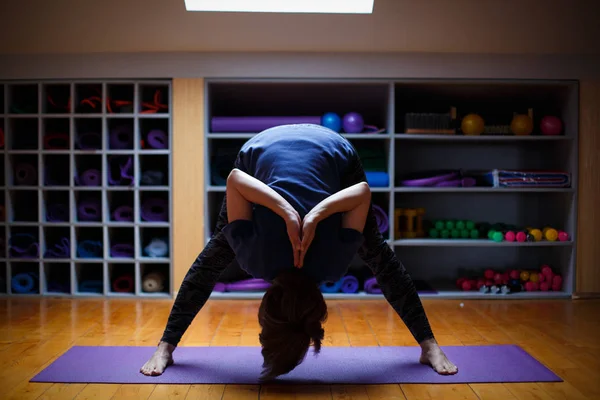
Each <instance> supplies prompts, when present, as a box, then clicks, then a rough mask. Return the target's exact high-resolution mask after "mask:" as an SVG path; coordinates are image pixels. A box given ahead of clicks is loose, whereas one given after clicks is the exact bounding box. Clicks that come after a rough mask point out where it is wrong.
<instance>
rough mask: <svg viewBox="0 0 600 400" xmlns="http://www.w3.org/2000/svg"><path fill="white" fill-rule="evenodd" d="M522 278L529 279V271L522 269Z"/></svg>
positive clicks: (525, 280) (523, 279) (524, 280)
mask: <svg viewBox="0 0 600 400" xmlns="http://www.w3.org/2000/svg"><path fill="white" fill-rule="evenodd" d="M521 280H522V281H523V282H527V281H528V280H529V272H527V271H521Z"/></svg>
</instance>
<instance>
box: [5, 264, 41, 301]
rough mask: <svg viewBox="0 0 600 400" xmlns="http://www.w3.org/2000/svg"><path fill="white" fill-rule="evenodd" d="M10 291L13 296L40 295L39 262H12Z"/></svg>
mask: <svg viewBox="0 0 600 400" xmlns="http://www.w3.org/2000/svg"><path fill="white" fill-rule="evenodd" d="M10 266H11V276H10V290H11V292H12V294H21V295H27V294H29V295H32V294H39V293H40V264H39V263H37V262H25V261H23V262H11V264H10Z"/></svg>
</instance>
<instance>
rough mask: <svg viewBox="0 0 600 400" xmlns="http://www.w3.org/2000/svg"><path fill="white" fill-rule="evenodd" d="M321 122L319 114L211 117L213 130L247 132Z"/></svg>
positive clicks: (318, 123)
mask: <svg viewBox="0 0 600 400" xmlns="http://www.w3.org/2000/svg"><path fill="white" fill-rule="evenodd" d="M290 124H315V125H320V124H321V117H320V116H312V117H213V118H212V120H211V130H212V131H213V132H249V133H256V132H261V131H264V130H265V129H269V128H273V127H275V126H279V125H290Z"/></svg>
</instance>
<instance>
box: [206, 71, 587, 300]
mask: <svg viewBox="0 0 600 400" xmlns="http://www.w3.org/2000/svg"><path fill="white" fill-rule="evenodd" d="M578 91H579V88H578V82H576V81H572V80H552V81H549V80H503V79H485V80H484V79H478V80H469V79H365V80H361V79H311V80H303V79H208V80H206V87H205V95H206V99H205V119H204V121H205V125H204V126H203V127H202V129H203V131H204V132H205V134H204V137H205V158H206V168H205V170H206V177H205V182H206V183H205V195H206V203H205V204H206V206H205V207H206V208H205V216H206V221H207V223H206V224H205V229H206V237H207V241H208V240H209V238H210V234H211V232H212V230H213V229H214V226H215V223H216V218H217V216H218V212H219V210H220V207H221V201H222V199H223V196H224V195H225V178H226V177H227V174H228V172H229V171H230V169H231V167H232V166H233V161H234V159H235V155H236V153H237V151H238V150H239V148H240V147H241V146H242V145H243V143H244V142H245V141H247V140H248V139H250V138H252V137H253V136H254V135H256V134H257V133H258V132H259V131H260V130H261V129H258V130H257V131H256V132H255V131H250V129H247V131H246V132H240V131H241V130H242V129H243V128H242V129H237V128H236V129H235V130H236V131H237V132H232V130H233V129H231V130H229V132H226V130H227V128H225V129H221V128H215V127H216V126H217V125H214V124H213V117H248V116H258V117H269V116H276V117H281V116H292V117H293V116H302V117H307V116H308V117H309V118H310V119H311V120H312V121H320V116H322V115H324V114H325V113H326V112H335V113H337V114H338V115H340V117H342V116H343V115H344V114H345V113H347V112H358V113H360V114H361V115H362V116H363V118H364V122H365V125H370V126H372V127H373V126H374V127H376V128H377V129H380V130H383V133H379V132H378V133H373V132H368V133H367V132H365V133H346V132H344V131H343V130H342V131H341V132H340V134H341V135H342V136H344V137H345V138H347V139H348V140H349V141H350V142H351V143H352V144H353V145H354V146H355V147H356V148H357V149H358V150H359V153H360V152H361V149H370V151H371V152H372V150H373V149H375V151H377V152H378V153H377V154H379V155H378V156H373V155H371V156H370V157H371V159H370V160H368V162H363V165H364V166H365V169H366V170H367V169H369V168H371V170H377V171H381V168H382V167H383V169H384V170H385V171H386V172H387V173H388V177H389V184H387V185H385V184H383V185H371V190H372V192H373V202H374V204H376V205H378V206H380V207H381V209H382V210H383V211H384V212H385V213H386V214H387V215H385V216H382V218H384V219H387V226H388V228H387V230H386V231H385V232H384V233H383V236H384V238H385V239H386V241H387V243H388V245H389V246H390V247H391V248H392V249H393V250H394V251H396V252H397V253H398V254H399V258H400V259H401V261H402V262H403V264H404V265H405V266H406V268H407V270H408V272H409V273H410V274H411V276H413V277H416V279H419V280H421V281H429V282H431V281H433V280H442V281H443V282H445V283H446V284H447V285H448V284H449V286H448V289H447V290H438V291H437V292H435V293H423V294H422V295H421V296H422V297H447V298H484V299H508V298H510V299H523V298H532V299H536V298H557V297H558V298H560V297H568V296H570V295H571V294H572V290H573V285H574V276H575V243H576V240H577V238H576V234H575V233H576V231H577V229H576V221H577V200H576V196H577V172H578V171H577V165H578V163H577V156H578V149H577V138H578V119H579V117H578V109H579V104H578V96H579V94H578ZM452 108H454V110H455V113H456V118H455V119H454V120H452V121H450V127H451V128H452V129H455V133H454V134H448V133H447V132H446V133H444V134H431V133H413V132H412V131H411V130H410V129H408V128H410V126H409V125H408V124H409V119H408V118H407V114H410V113H419V114H420V115H421V116H425V117H427V116H431V115H432V114H436V115H442V117H443V118H446V115H447V116H448V119H452V117H451V116H452V113H453V112H454V111H451V110H452ZM529 109H531V110H532V112H533V114H532V115H533V132H532V133H531V134H529V135H512V134H507V133H506V131H507V129H509V127H510V124H511V119H512V118H513V116H514V114H516V113H518V114H527V113H528V112H529ZM469 113H478V114H479V115H481V116H482V117H483V119H484V120H485V122H486V124H485V125H486V131H485V132H484V133H483V134H481V135H464V134H462V132H461V124H460V121H461V119H462V118H463V117H464V116H465V115H467V114H469ZM544 115H556V116H558V117H559V118H560V119H561V120H562V122H563V128H564V129H563V131H562V132H561V134H559V135H544V134H541V132H540V121H541V118H542V117H543V116H544ZM419 121H421V123H422V119H421V120H419ZM410 123H414V121H413V122H410ZM425 128H427V127H425ZM430 129H431V128H430ZM445 129H448V128H445ZM489 129H494V130H496V131H497V132H498V133H497V134H493V133H491V132H489V131H488V130H489ZM221 130H222V131H223V132H221ZM248 131H250V132H248ZM408 132H410V133H408ZM372 154H373V153H372ZM374 164H377V165H378V166H377V167H374V168H379V169H373V165H374ZM494 169H498V170H517V171H532V170H537V171H553V172H555V171H559V172H565V173H567V174H569V175H570V184H569V185H567V186H566V187H494V186H493V185H491V184H489V183H482V182H481V181H478V182H477V185H476V186H472V187H410V186H404V185H403V183H402V180H403V179H406V177H408V176H412V175H414V174H422V173H424V172H428V171H432V172H435V171H438V172H439V171H449V170H451V171H463V172H465V173H466V174H467V176H468V173H469V172H471V171H472V172H477V171H479V172H481V171H491V170H494ZM399 208H403V209H405V208H415V209H416V208H424V209H425V215H424V217H423V219H425V220H427V221H435V220H471V221H475V222H481V223H483V222H485V223H490V224H494V223H498V222H502V223H505V224H508V225H516V226H520V227H525V226H531V227H539V228H540V229H541V228H544V227H547V226H551V227H555V228H556V229H559V230H563V231H565V232H567V233H568V234H569V236H570V237H569V240H568V241H545V240H544V241H537V242H530V241H528V242H507V241H503V242H499V243H498V242H495V241H493V240H487V239H482V238H481V236H480V238H481V239H431V238H428V237H424V238H414V239H412V238H411V239H409V238H406V236H405V238H402V237H398V232H397V230H398V228H399V224H400V222H401V221H397V220H396V218H397V217H396V216H395V210H396V209H399ZM542 264H549V265H551V266H552V267H553V269H554V270H555V272H556V273H559V274H561V275H562V276H563V279H564V281H563V286H562V289H561V291H556V292H553V291H548V292H542V291H539V292H538V291H536V292H520V293H514V294H509V295H489V294H480V293H479V292H477V291H475V292H463V291H461V290H457V289H456V288H454V282H455V280H456V279H457V278H458V277H459V276H461V274H464V273H465V272H464V271H468V272H466V273H467V274H471V276H472V275H473V274H475V273H477V274H479V275H481V274H482V273H483V270H484V269H487V268H493V269H496V270H500V271H503V270H506V269H511V268H516V269H525V270H535V269H536V268H539V267H540V266H541V265H542ZM365 268H366V266H365V265H364V264H362V263H361V262H360V260H357V261H356V262H355V263H353V264H352V265H351V266H350V270H349V273H356V274H358V275H361V276H364V273H365ZM324 296H325V297H326V298H331V299H333V298H349V299H352V298H361V299H362V298H381V297H382V296H381V295H369V294H365V293H364V292H359V293H356V294H329V293H325V294H324ZM212 297H213V298H260V297H262V293H260V292H258V293H228V292H225V293H213V295H212Z"/></svg>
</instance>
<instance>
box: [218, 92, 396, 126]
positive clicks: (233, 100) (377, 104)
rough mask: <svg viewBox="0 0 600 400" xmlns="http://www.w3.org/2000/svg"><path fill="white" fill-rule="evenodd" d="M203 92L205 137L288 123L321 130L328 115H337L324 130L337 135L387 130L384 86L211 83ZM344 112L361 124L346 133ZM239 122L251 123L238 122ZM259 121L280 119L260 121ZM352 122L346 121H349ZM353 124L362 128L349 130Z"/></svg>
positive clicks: (387, 93)
mask: <svg viewBox="0 0 600 400" xmlns="http://www.w3.org/2000/svg"><path fill="white" fill-rule="evenodd" d="M208 93H209V94H208V95H209V97H210V102H209V107H208V116H207V124H208V131H209V132H220V133H231V132H246V133H257V132H260V131H262V130H264V129H266V128H268V127H270V126H274V125H282V124H289V123H312V124H317V125H320V124H322V123H323V121H322V120H321V117H323V116H324V115H325V114H327V113H334V114H336V118H334V119H333V120H332V121H331V123H330V124H327V125H328V126H330V127H332V128H333V129H335V130H336V131H338V132H346V133H361V132H364V131H368V130H370V129H371V128H372V129H387V126H388V118H387V117H388V104H389V86H388V85H387V84H385V83H351V82H323V83H320V82H306V81H305V82H302V81H296V82H290V81H280V82H273V81H269V82H210V83H209V84H208ZM349 113H356V114H359V116H360V118H358V119H360V120H362V124H356V123H355V124H347V125H346V127H347V128H348V129H345V128H344V125H345V124H344V119H345V117H346V116H347V114H349ZM223 117H225V118H223ZM239 117H250V118H246V119H244V120H240V119H239ZM255 117H262V118H260V119H259V120H257V119H256V118H255ZM264 117H279V118H271V120H269V119H268V118H267V119H266V120H265V118H264ZM281 117H287V118H281ZM348 117H352V116H348ZM348 117H346V119H347V120H348ZM354 117H355V119H357V118H356V116H354ZM351 120H352V118H349V122H352V121H351ZM355 122H356V121H355ZM356 125H360V126H362V127H363V129H358V131H356V130H354V129H351V128H350V127H352V128H354V127H355V126H356Z"/></svg>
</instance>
